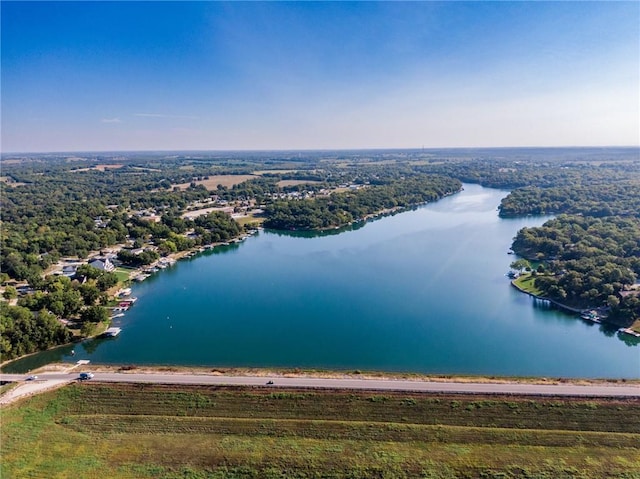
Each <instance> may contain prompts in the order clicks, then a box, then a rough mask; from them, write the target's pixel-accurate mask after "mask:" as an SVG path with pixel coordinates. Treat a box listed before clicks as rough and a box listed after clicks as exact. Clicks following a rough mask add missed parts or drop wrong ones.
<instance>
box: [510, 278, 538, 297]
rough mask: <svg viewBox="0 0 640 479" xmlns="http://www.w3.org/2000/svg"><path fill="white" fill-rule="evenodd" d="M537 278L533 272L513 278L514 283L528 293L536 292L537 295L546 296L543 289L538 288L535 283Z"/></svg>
mask: <svg viewBox="0 0 640 479" xmlns="http://www.w3.org/2000/svg"><path fill="white" fill-rule="evenodd" d="M535 280H536V277H535V276H532V275H531V274H522V275H520V276H519V277H518V278H516V279H515V280H513V284H515V285H516V286H517V287H518V288H519V289H520V290H522V291H524V292H526V293H531V294H535V295H536V296H544V294H543V291H542V290H540V289H538V288H537V287H536V285H535V284H534V283H535Z"/></svg>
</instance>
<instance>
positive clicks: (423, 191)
mask: <svg viewBox="0 0 640 479" xmlns="http://www.w3.org/2000/svg"><path fill="white" fill-rule="evenodd" d="M461 187H462V184H461V183H460V182H459V181H458V180H455V179H452V178H447V177H443V176H435V175H416V176H412V177H408V178H404V179H401V180H392V181H388V182H386V183H384V184H380V185H369V186H364V187H362V188H360V189H356V190H354V191H347V192H344V193H333V194H332V195H330V196H328V197H316V198H313V199H305V200H281V201H276V202H274V203H273V204H271V205H269V206H267V208H266V210H265V216H266V218H267V219H266V221H265V223H264V226H265V227H267V228H273V229H288V230H314V229H324V228H333V227H339V226H343V225H346V224H349V223H351V222H352V221H355V220H359V219H362V218H364V217H365V216H367V215H370V214H374V213H377V212H379V211H382V210H385V209H392V208H406V207H409V206H413V205H417V204H421V203H426V202H430V201H435V200H437V199H439V198H442V197H443V196H445V195H448V194H451V193H454V192H456V191H459V190H460V188H461Z"/></svg>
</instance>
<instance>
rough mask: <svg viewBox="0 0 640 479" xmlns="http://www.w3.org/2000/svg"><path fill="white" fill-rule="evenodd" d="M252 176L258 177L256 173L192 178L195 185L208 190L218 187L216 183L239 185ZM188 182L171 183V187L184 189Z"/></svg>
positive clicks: (229, 185) (229, 186) (230, 185)
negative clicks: (202, 186)
mask: <svg viewBox="0 0 640 479" xmlns="http://www.w3.org/2000/svg"><path fill="white" fill-rule="evenodd" d="M253 178H258V176H256V175H214V176H209V178H208V179H206V180H194V181H193V183H195V184H196V185H204V187H205V188H206V189H207V190H209V191H214V190H216V189H217V188H218V185H222V186H225V187H227V188H231V187H232V186H233V185H239V184H240V183H244V182H245V181H247V180H251V179H253ZM190 184H191V182H189V183H179V184H174V185H171V186H172V187H174V188H175V187H178V188H180V189H181V190H184V189H186V188H188V187H189V185H190Z"/></svg>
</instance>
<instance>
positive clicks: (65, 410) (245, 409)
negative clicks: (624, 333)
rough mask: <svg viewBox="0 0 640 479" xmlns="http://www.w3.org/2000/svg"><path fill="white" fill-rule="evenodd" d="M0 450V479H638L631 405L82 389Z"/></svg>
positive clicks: (637, 435) (12, 428)
mask: <svg viewBox="0 0 640 479" xmlns="http://www.w3.org/2000/svg"><path fill="white" fill-rule="evenodd" d="M0 439H1V442H0V447H1V449H0V453H1V456H2V466H1V467H2V469H1V470H0V477H2V478H22V477H47V478H85V477H100V476H102V477H110V478H133V477H142V478H146V477H149V478H151V477H153V478H167V479H170V478H178V477H180V478H200V477H202V478H204V477H207V478H223V477H224V478H295V477H299V478H315V477H318V478H320V477H322V478H343V477H344V478H414V477H423V478H450V477H451V478H453V477H462V478H476V477H478V478H480V477H482V478H491V477H495V478H498V477H500V478H510V477H522V478H534V477H535V478H546V477H548V478H569V477H571V478H573V477H575V478H592V477H593V478H603V477H618V478H640V399H626V400H618V399H597V400H596V399H571V398H546V397H545V398H536V399H533V398H523V397H514V396H477V395H444V394H442V395H429V394H412V393H388V392H385V393H384V394H381V393H374V392H366V391H358V392H356V391H325V390H318V391H310V390H281V389H269V388H249V387H242V388H241V387H237V388H234V387H205V386H189V387H187V386H162V385H133V384H130V385H127V384H100V383H91V382H86V383H83V384H74V385H72V386H68V387H65V388H62V389H59V390H57V391H54V392H50V393H45V394H43V395H41V396H37V397H33V398H30V399H28V400H26V401H23V402H22V403H20V404H16V405H13V406H10V407H6V408H4V409H3V410H2V432H1V438H0ZM105 471H108V474H107V475H105Z"/></svg>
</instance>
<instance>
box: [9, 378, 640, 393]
mask: <svg viewBox="0 0 640 479" xmlns="http://www.w3.org/2000/svg"><path fill="white" fill-rule="evenodd" d="M25 378H26V375H21V374H0V381H23V380H24V379H25ZM77 378H78V373H73V374H66V373H63V374H61V373H43V374H40V375H39V378H38V379H37V381H36V382H38V383H48V382H49V381H72V380H74V379H77ZM91 381H102V382H135V383H159V384H202V385H234V386H265V387H266V383H267V381H273V383H274V384H273V385H271V386H270V387H273V388H278V387H288V388H332V389H333V388H335V389H360V390H379V391H407V392H408V391H418V392H444V393H471V394H474V393H475V394H487V393H488V394H523V395H545V396H547V395H549V396H600V397H640V386H638V385H620V384H606V383H602V384H595V383H594V384H588V385H577V384H570V383H566V384H530V383H515V382H513V383H490V382H477V383H474V382H439V381H405V380H395V379H350V378H345V379H333V378H309V377H286V378H285V377H276V376H273V377H266V376H265V377H255V376H208V375H204V374H181V373H171V374H162V373H152V374H142V373H95V377H94V378H93V379H92V380H91Z"/></svg>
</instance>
